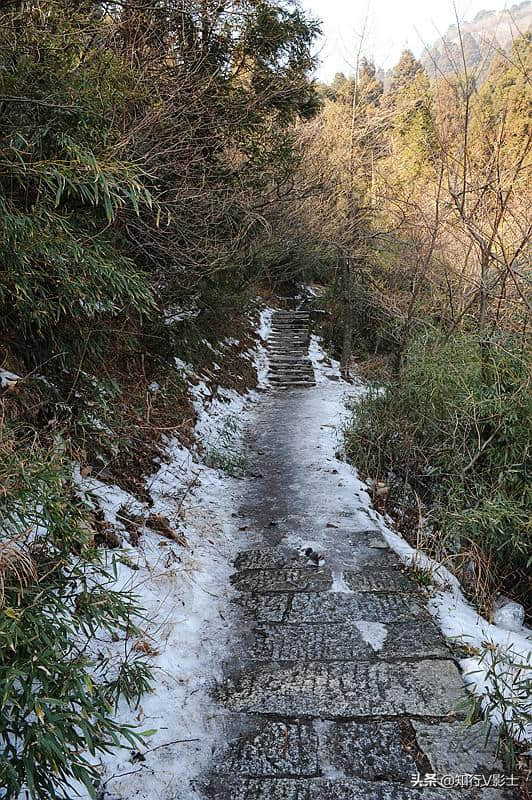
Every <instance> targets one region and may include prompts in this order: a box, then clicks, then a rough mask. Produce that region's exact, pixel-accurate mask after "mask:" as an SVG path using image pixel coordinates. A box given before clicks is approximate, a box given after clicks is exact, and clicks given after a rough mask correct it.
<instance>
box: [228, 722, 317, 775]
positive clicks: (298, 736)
mask: <svg viewBox="0 0 532 800" xmlns="http://www.w3.org/2000/svg"><path fill="white" fill-rule="evenodd" d="M212 773H213V774H214V775H216V774H217V775H231V776H237V775H249V776H254V777H257V776H261V777H279V778H286V777H289V776H290V777H294V778H296V777H313V776H317V775H318V774H319V772H318V736H317V734H316V732H315V731H314V729H313V727H312V726H311V725H310V724H309V723H299V722H297V723H296V722H269V721H267V722H263V723H261V724H260V728H259V730H256V731H255V732H254V733H251V734H249V735H247V736H243V737H242V738H241V739H239V740H238V741H237V742H236V743H234V744H232V745H231V746H229V747H228V748H227V750H226V751H225V752H222V753H220V757H219V758H215V762H214V766H213V769H212Z"/></svg>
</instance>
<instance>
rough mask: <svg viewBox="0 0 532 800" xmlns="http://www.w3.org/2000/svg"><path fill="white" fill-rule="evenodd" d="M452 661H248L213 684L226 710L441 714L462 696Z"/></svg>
mask: <svg viewBox="0 0 532 800" xmlns="http://www.w3.org/2000/svg"><path fill="white" fill-rule="evenodd" d="M464 691H465V690H464V684H463V680H462V676H461V674H460V671H459V669H458V667H457V666H456V664H455V663H454V661H451V660H444V659H438V660H432V659H420V660H418V661H416V662H401V661H399V662H393V663H389V662H386V661H381V662H378V663H372V662H368V661H360V662H355V663H352V662H349V663H344V662H342V663H334V662H333V663H330V664H327V663H321V662H308V663H297V664H289V665H285V664H283V665H278V664H267V665H264V666H262V665H259V666H257V665H255V664H254V665H253V666H252V667H251V668H250V669H249V670H244V671H243V672H242V674H241V675H240V676H239V677H237V678H234V679H228V680H227V681H226V682H225V684H223V685H221V686H220V687H219V698H218V699H219V700H221V701H223V702H224V703H225V704H226V706H227V707H228V708H229V709H230V710H231V711H238V712H244V713H246V714H268V715H275V716H278V717H279V716H281V717H294V718H298V719H299V718H302V717H307V718H322V719H342V718H344V719H345V718H346V717H379V716H390V717H395V716H398V717H402V716H403V715H405V714H410V715H414V716H417V717H447V716H449V715H450V714H456V713H457V712H458V710H459V706H460V703H461V702H463V700H464Z"/></svg>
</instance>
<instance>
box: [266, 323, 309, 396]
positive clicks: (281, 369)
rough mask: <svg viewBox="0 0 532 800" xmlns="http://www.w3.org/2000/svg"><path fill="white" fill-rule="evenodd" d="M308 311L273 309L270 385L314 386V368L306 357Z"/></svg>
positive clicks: (280, 386)
mask: <svg viewBox="0 0 532 800" xmlns="http://www.w3.org/2000/svg"><path fill="white" fill-rule="evenodd" d="M309 325H310V320H309V313H308V311H276V312H274V314H273V316H272V328H271V333H270V337H269V340H268V352H269V358H270V372H269V375H268V378H269V381H270V385H271V386H277V387H279V388H283V389H285V388H289V387H291V386H314V385H315V380H314V370H313V368H312V362H311V360H310V358H309V357H308V346H309V341H310V328H309Z"/></svg>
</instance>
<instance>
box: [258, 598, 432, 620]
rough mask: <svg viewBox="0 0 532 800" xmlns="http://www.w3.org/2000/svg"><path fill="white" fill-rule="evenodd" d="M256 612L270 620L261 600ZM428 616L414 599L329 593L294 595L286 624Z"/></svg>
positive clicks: (259, 618)
mask: <svg viewBox="0 0 532 800" xmlns="http://www.w3.org/2000/svg"><path fill="white" fill-rule="evenodd" d="M253 613H254V614H255V619H257V620H258V621H261V620H264V621H270V620H267V619H266V609H265V610H264V611H263V610H262V608H261V604H260V598H257V601H256V603H255V604H254V606H253ZM427 616H428V614H427V612H426V611H424V610H423V608H422V607H421V605H420V604H419V602H418V601H417V600H416V599H415V597H412V596H408V595H401V594H389V595H386V594H371V593H369V592H367V593H366V592H362V593H353V594H343V593H342V592H328V593H327V594H320V595H319V596H317V595H315V594H297V595H295V597H294V599H293V601H292V606H291V608H290V610H289V613H288V615H287V619H286V621H287V622H305V623H307V624H319V623H323V622H344V621H345V620H355V619H365V620H369V621H375V622H382V623H384V624H386V623H387V622H401V621H404V620H409V619H414V618H416V619H426V618H427Z"/></svg>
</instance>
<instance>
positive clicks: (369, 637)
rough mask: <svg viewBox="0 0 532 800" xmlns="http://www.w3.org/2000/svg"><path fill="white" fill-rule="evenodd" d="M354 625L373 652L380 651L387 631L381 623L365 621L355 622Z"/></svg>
mask: <svg viewBox="0 0 532 800" xmlns="http://www.w3.org/2000/svg"><path fill="white" fill-rule="evenodd" d="M355 625H356V627H357V628H358V630H359V631H360V635H361V636H362V638H363V639H364V641H365V642H366V644H369V645H370V646H371V647H372V648H373V649H374V650H375V651H378V650H382V648H383V646H384V642H385V641H386V637H387V636H388V630H387V628H386V626H385V625H383V624H382V623H381V622H366V620H363V619H360V620H355Z"/></svg>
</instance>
